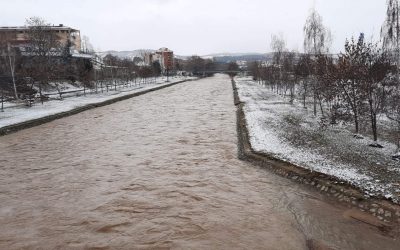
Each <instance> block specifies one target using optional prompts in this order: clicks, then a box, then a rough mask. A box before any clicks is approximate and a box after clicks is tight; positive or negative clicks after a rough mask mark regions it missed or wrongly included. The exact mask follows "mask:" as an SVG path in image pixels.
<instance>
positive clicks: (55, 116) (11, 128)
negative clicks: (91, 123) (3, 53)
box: [0, 79, 192, 136]
mask: <svg viewBox="0 0 400 250" xmlns="http://www.w3.org/2000/svg"><path fill="white" fill-rule="evenodd" d="M187 81H192V80H191V79H189V80H184V81H179V82H173V83H170V84H165V85H162V86H159V87H155V88H152V89H147V90H143V91H141V92H136V93H132V94H128V95H124V96H120V97H116V98H114V99H110V100H106V101H104V102H99V103H94V104H88V105H85V106H82V107H78V108H75V109H72V110H69V111H65V112H61V113H57V114H53V115H49V116H45V117H41V118H37V119H33V120H29V121H25V122H21V123H17V124H13V125H9V126H5V127H2V128H0V136H3V135H7V134H11V133H15V132H17V131H20V130H23V129H27V128H31V127H34V126H38V125H41V124H44V123H47V122H51V121H54V120H57V119H60V118H63V117H67V116H71V115H75V114H78V113H80V112H83V111H86V110H89V109H93V108H97V107H102V106H106V105H109V104H112V103H115V102H119V101H123V100H127V99H130V98H132V97H135V96H139V95H143V94H147V93H149V92H153V91H156V90H160V89H163V88H167V87H171V86H174V85H176V84H179V83H183V82H187Z"/></svg>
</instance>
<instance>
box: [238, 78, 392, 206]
mask: <svg viewBox="0 0 400 250" xmlns="http://www.w3.org/2000/svg"><path fill="white" fill-rule="evenodd" d="M236 86H237V88H238V93H239V97H240V100H241V101H242V102H244V103H245V105H244V112H245V116H246V123H247V128H248V131H249V136H250V143H251V146H252V148H253V150H254V151H256V152H262V153H266V154H269V155H271V156H273V157H275V158H279V159H281V160H284V161H288V162H290V163H292V164H295V165H298V166H301V167H304V168H308V169H310V170H312V171H317V172H321V173H324V174H328V175H332V176H335V177H337V178H339V179H341V180H343V181H346V182H348V183H350V184H352V185H355V186H357V187H359V188H360V189H361V190H362V191H364V192H365V193H366V194H368V195H370V196H384V197H386V198H388V199H392V200H393V201H394V202H396V203H399V202H400V183H399V180H400V163H399V162H398V161H394V160H393V159H392V157H391V156H392V154H393V153H394V152H395V151H396V146H395V145H394V144H393V143H390V142H387V141H380V143H381V144H382V145H383V146H384V148H383V149H377V148H371V147H369V146H368V144H370V143H371V142H372V141H371V140H370V139H369V138H367V137H365V139H357V138H354V137H353V134H352V132H351V131H349V130H348V129H347V127H346V126H328V127H326V128H321V126H320V124H319V121H320V120H319V118H318V117H314V116H313V114H312V111H307V110H305V109H304V108H303V107H302V106H301V105H300V104H296V103H294V104H290V103H289V101H288V100H286V99H285V98H284V97H282V96H279V95H277V94H275V93H272V92H271V91H270V89H269V88H267V87H264V86H262V85H259V84H257V83H256V82H254V81H252V80H251V79H250V78H237V79H236Z"/></svg>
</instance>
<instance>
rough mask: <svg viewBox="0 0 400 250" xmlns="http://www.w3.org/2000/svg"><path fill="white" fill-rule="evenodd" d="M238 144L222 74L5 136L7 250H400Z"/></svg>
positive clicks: (1, 159)
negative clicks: (241, 153) (320, 249)
mask: <svg viewBox="0 0 400 250" xmlns="http://www.w3.org/2000/svg"><path fill="white" fill-rule="evenodd" d="M236 141H237V137H236V125H235V107H234V106H233V97H232V89H231V85H230V81H229V79H228V78H227V77H225V76H221V75H219V76H216V77H213V78H207V79H203V80H199V81H195V82H188V83H183V84H179V85H176V86H174V87H170V88H167V89H164V90H160V91H157V92H154V93H149V94H146V95H142V96H139V97H135V98H133V99H130V100H127V101H122V102H119V103H116V104H113V105H110V106H106V107H102V108H98V109H94V110H90V111H87V112H84V113H81V114H78V115H74V116H71V117H68V118H64V119H61V120H57V121H54V122H51V123H48V124H45V125H42V126H38V127H35V128H31V129H27V130H24V131H21V132H18V133H15V134H11V135H8V136H4V137H1V138H0V249H170V248H171V249H307V248H308V247H309V245H310V242H313V244H314V245H318V244H321V245H325V246H331V247H335V248H337V249H380V250H381V249H396V248H397V247H398V246H399V244H400V243H399V242H398V241H397V240H396V239H395V238H393V237H388V236H385V233H382V232H380V231H379V230H378V229H377V228H375V227H373V226H370V225H367V224H365V223H362V222H358V221H356V220H352V219H348V218H346V217H345V216H343V213H344V212H345V210H346V209H345V208H343V207H341V206H334V205H332V204H333V203H331V202H327V201H326V199H325V198H324V197H322V196H321V195H320V194H318V193H317V192H315V191H313V190H310V189H308V188H307V187H304V186H301V185H298V184H296V183H294V182H292V181H290V180H287V179H284V178H281V177H278V176H276V175H274V174H271V173H270V172H268V171H267V170H265V169H261V168H258V167H255V166H252V165H250V164H248V163H246V162H242V161H240V160H238V159H237V146H236ZM397 249H398V248H397Z"/></svg>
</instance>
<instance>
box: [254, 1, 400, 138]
mask: <svg viewBox="0 0 400 250" xmlns="http://www.w3.org/2000/svg"><path fill="white" fill-rule="evenodd" d="M381 35H382V42H367V41H366V39H365V35H364V34H362V33H361V34H360V36H359V37H358V39H355V38H351V39H349V40H346V42H345V46H344V51H343V52H341V53H340V54H338V55H334V54H330V53H329V47H330V43H331V35H330V31H329V29H328V28H327V27H325V26H324V25H323V21H322V17H321V16H320V15H319V14H318V13H317V12H316V11H315V10H313V11H312V12H311V13H310V15H309V17H308V18H307V20H306V23H305V25H304V53H298V52H290V51H288V50H287V49H286V43H285V40H284V38H283V36H282V35H274V36H273V37H272V40H271V49H272V50H273V52H274V56H273V61H272V63H262V62H254V63H251V64H250V65H249V71H250V72H251V74H252V75H253V76H254V78H255V79H257V80H258V81H259V82H260V83H261V82H262V83H263V84H265V85H268V86H269V87H270V88H271V89H272V90H273V91H275V92H276V93H278V94H282V95H285V96H287V97H289V99H290V102H291V103H293V102H294V100H295V99H298V100H300V101H301V103H302V104H303V106H304V107H305V108H306V107H307V106H308V104H311V105H312V108H313V114H314V115H315V116H320V117H321V119H322V120H324V121H329V122H330V123H331V124H335V123H336V122H337V120H338V119H344V120H347V119H351V120H352V121H353V123H354V130H355V133H359V132H360V129H361V128H360V120H361V119H362V118H366V117H367V118H368V124H369V126H370V131H372V136H373V139H374V141H375V142H376V143H375V144H374V146H380V145H379V144H377V140H378V127H379V126H378V117H379V115H381V114H382V115H386V116H387V117H388V118H389V119H391V120H392V121H395V124H396V126H397V131H398V134H399V139H400V77H399V66H400V40H399V38H400V18H399V1H398V0H389V1H388V10H387V18H386V21H385V23H384V25H383V27H382V32H381Z"/></svg>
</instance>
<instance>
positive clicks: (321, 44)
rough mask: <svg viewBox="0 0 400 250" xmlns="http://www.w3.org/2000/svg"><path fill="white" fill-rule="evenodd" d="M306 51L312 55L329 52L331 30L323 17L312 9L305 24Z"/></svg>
mask: <svg viewBox="0 0 400 250" xmlns="http://www.w3.org/2000/svg"><path fill="white" fill-rule="evenodd" d="M303 29H304V51H305V52H306V53H310V54H312V55H317V54H325V53H328V52H329V47H330V43H331V39H332V36H331V32H330V30H329V29H328V28H327V27H325V26H324V24H323V22H322V17H321V16H320V15H319V14H318V12H317V11H316V10H315V9H312V10H311V12H310V15H309V16H308V18H307V20H306V23H305V25H304V28H303Z"/></svg>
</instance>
